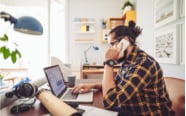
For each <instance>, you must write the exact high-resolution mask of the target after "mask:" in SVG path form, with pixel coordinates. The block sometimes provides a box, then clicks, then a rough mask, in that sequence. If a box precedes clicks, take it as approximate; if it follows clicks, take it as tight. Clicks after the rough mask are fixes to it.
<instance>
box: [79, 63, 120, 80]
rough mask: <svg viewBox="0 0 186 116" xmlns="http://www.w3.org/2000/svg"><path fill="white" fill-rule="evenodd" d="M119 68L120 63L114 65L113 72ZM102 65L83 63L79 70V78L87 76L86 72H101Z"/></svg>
mask: <svg viewBox="0 0 186 116" xmlns="http://www.w3.org/2000/svg"><path fill="white" fill-rule="evenodd" d="M119 68H120V65H116V66H114V72H115V73H117V72H118V70H119ZM103 72H104V65H83V67H82V70H81V75H82V76H81V78H82V79H85V78H87V75H88V74H103Z"/></svg>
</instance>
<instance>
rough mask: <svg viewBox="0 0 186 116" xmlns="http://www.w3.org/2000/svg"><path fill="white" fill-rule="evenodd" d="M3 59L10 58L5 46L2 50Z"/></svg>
mask: <svg viewBox="0 0 186 116" xmlns="http://www.w3.org/2000/svg"><path fill="white" fill-rule="evenodd" d="M2 53H3V58H4V59H7V58H8V57H9V56H10V50H9V48H6V47H5V46H4V47H3V48H2Z"/></svg>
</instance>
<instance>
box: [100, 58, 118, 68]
mask: <svg viewBox="0 0 186 116" xmlns="http://www.w3.org/2000/svg"><path fill="white" fill-rule="evenodd" d="M116 64H117V61H115V60H112V59H109V60H106V61H104V62H103V65H107V66H110V67H114V65H116Z"/></svg>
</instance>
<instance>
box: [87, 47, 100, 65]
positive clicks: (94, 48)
mask: <svg viewBox="0 0 186 116" xmlns="http://www.w3.org/2000/svg"><path fill="white" fill-rule="evenodd" d="M91 48H93V50H96V51H97V50H99V47H98V46H90V47H88V48H87V49H86V50H85V51H84V57H85V64H87V65H88V64H89V63H88V58H87V52H88V51H89V50H90V49H91Z"/></svg>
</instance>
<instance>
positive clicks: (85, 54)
mask: <svg viewBox="0 0 186 116" xmlns="http://www.w3.org/2000/svg"><path fill="white" fill-rule="evenodd" d="M84 57H85V64H88V58H87V51H84Z"/></svg>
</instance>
